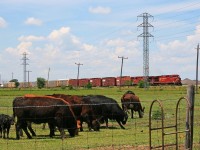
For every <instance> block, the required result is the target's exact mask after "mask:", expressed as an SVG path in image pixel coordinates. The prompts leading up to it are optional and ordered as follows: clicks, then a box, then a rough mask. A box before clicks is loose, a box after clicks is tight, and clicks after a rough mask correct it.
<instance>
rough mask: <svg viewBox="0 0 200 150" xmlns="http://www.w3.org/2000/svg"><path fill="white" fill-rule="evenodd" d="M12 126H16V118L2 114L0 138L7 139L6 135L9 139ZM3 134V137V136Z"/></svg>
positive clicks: (0, 118)
mask: <svg viewBox="0 0 200 150" xmlns="http://www.w3.org/2000/svg"><path fill="white" fill-rule="evenodd" d="M11 125H14V118H13V117H10V116H9V115H5V114H0V137H1V138H4V139H5V138H6V136H5V135H7V138H9V131H10V127H11ZM2 133H3V136H2Z"/></svg>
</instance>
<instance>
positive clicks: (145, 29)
mask: <svg viewBox="0 0 200 150" xmlns="http://www.w3.org/2000/svg"><path fill="white" fill-rule="evenodd" d="M138 17H143V23H141V24H140V25H138V27H143V33H142V34H140V35H138V37H143V76H144V87H145V88H147V83H148V81H149V37H153V35H151V34H150V33H149V27H153V26H152V25H151V24H150V23H149V22H148V19H149V18H150V17H153V16H152V15H150V14H148V13H143V14H141V15H139V16H138Z"/></svg>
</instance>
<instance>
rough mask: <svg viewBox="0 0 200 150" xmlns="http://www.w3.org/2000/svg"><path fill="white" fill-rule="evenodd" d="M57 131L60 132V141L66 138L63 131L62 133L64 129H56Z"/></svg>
mask: <svg viewBox="0 0 200 150" xmlns="http://www.w3.org/2000/svg"><path fill="white" fill-rule="evenodd" d="M58 130H59V131H60V136H61V138H62V140H63V139H64V138H65V137H66V136H65V131H64V129H63V128H58Z"/></svg>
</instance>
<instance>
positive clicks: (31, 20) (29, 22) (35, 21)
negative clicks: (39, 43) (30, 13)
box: [25, 17, 42, 26]
mask: <svg viewBox="0 0 200 150" xmlns="http://www.w3.org/2000/svg"><path fill="white" fill-rule="evenodd" d="M25 24H27V25H35V26H40V25H42V21H41V20H40V19H37V18H34V17H30V18H28V19H27V20H26V21H25Z"/></svg>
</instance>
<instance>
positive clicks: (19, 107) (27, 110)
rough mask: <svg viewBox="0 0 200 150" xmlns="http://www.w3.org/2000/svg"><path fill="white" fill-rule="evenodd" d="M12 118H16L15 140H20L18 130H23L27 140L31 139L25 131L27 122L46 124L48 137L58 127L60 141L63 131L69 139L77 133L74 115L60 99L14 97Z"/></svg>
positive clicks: (63, 134)
mask: <svg viewBox="0 0 200 150" xmlns="http://www.w3.org/2000/svg"><path fill="white" fill-rule="evenodd" d="M13 116H16V117H17V123H16V138H17V139H20V134H19V132H20V129H23V130H24V132H25V133H26V135H27V137H28V138H29V139H31V138H32V137H31V135H30V134H29V132H28V130H27V126H28V123H29V122H33V123H36V124H40V123H48V124H49V128H50V137H53V135H54V129H55V126H57V127H58V129H59V131H60V134H61V138H62V139H63V138H64V137H65V132H64V129H67V130H68V132H69V134H70V136H71V137H74V136H75V134H76V133H77V124H76V118H75V115H74V113H73V111H72V109H71V107H70V106H69V104H68V103H67V102H65V101H64V100H63V99H60V98H54V97H48V96H33V97H32V96H27V97H26V96H25V97H16V98H15V99H14V100H13Z"/></svg>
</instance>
